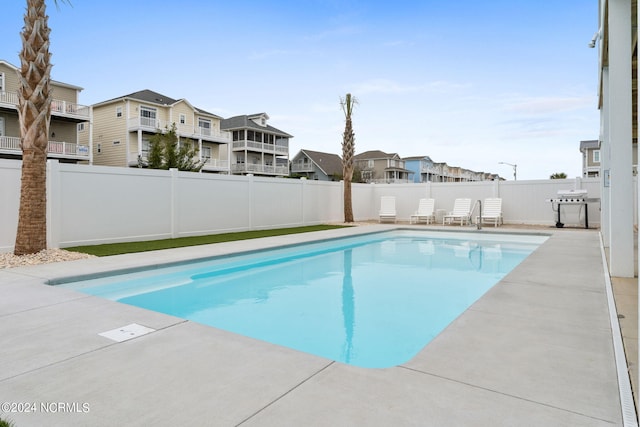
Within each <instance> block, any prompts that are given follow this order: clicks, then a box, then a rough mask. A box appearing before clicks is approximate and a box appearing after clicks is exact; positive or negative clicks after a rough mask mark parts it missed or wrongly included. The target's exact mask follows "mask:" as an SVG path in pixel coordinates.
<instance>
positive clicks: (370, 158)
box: [353, 150, 413, 183]
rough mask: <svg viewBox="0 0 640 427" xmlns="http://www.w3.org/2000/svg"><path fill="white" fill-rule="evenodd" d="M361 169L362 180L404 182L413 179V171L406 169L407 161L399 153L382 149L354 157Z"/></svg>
mask: <svg viewBox="0 0 640 427" xmlns="http://www.w3.org/2000/svg"><path fill="white" fill-rule="evenodd" d="M353 161H354V166H355V168H356V169H358V170H360V173H361V177H362V178H361V179H362V182H367V183H369V182H377V183H404V182H410V179H412V177H411V174H413V172H412V171H410V170H408V169H405V162H404V160H402V159H401V158H400V156H399V155H398V154H397V153H385V152H383V151H380V150H372V151H365V152H364V153H360V154H357V155H356V156H354V158H353Z"/></svg>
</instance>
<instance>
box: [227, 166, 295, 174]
mask: <svg viewBox="0 0 640 427" xmlns="http://www.w3.org/2000/svg"><path fill="white" fill-rule="evenodd" d="M231 171H232V172H236V173H264V174H271V175H289V168H288V167H287V166H270V165H259V164H253V163H236V164H234V165H232V166H231Z"/></svg>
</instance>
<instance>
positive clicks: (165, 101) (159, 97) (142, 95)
mask: <svg viewBox="0 0 640 427" xmlns="http://www.w3.org/2000/svg"><path fill="white" fill-rule="evenodd" d="M126 98H129V99H136V100H138V101H142V102H148V103H150V104H157V105H173V104H175V103H176V102H178V101H181V100H183V101H185V102H187V103H189V101H187V100H186V99H184V98H181V99H173V98H171V97H169V96H166V95H163V94H161V93H158V92H154V91H152V90H149V89H144V90H139V91H137V92H133V93H130V94H128V95H123V96H118V97H117V98H113V99H109V100H108V101H103V102H99V103H98V104H107V103H109V102H113V101H116V100H119V99H126ZM189 104H190V103H189ZM193 108H195V110H196V111H197V112H198V113H199V114H203V115H207V116H212V117H217V118H219V119H222V117H220V116H218V115H217V114H213V113H210V112H208V111H205V110H203V109H201V108H198V107H195V106H194V107H193Z"/></svg>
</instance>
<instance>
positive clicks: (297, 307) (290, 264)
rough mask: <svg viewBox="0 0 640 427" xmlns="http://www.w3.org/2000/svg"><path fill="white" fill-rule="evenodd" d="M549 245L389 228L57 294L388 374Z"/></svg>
mask: <svg viewBox="0 0 640 427" xmlns="http://www.w3.org/2000/svg"><path fill="white" fill-rule="evenodd" d="M546 239H547V236H534V235H499V236H498V235H495V234H493V235H491V234H484V233H482V234H481V233H465V234H462V233H442V232H422V231H413V230H395V231H391V232H382V233H372V234H366V235H361V236H357V237H348V238H340V239H333V240H329V241H321V242H317V243H307V244H303V245H295V246H288V247H284V248H281V249H272V250H268V251H257V252H253V253H247V254H241V255H237V256H226V257H219V258H215V259H211V260H207V261H200V262H194V263H189V264H182V265H176V266H171V267H166V268H162V269H153V270H147V271H139V272H135V273H128V274H122V275H117V276H110V277H103V278H96V279H91V280H85V281H81V282H71V283H66V284H62V285H59V286H64V287H67V288H72V289H75V290H78V291H80V292H84V293H87V294H91V295H96V296H101V297H104V298H108V299H111V300H115V301H119V302H121V303H126V304H131V305H134V306H138V307H142V308H146V309H150V310H154V311H158V312H162V313H166V314H170V315H173V316H177V317H181V318H184V319H188V320H191V321H195V322H199V323H203V324H206V325H209V326H214V327H217V328H221V329H225V330H228V331H231V332H235V333H238V334H242V335H246V336H250V337H253V338H257V339H261V340H264V341H268V342H271V343H275V344H279V345H283V346H287V347H290V348H294V349H296V350H300V351H304V352H308V353H312V354H316V355H319V356H322V357H326V358H329V359H332V360H336V361H339V362H342V363H347V364H351V365H355V366H360V367H367V368H384V367H390V366H396V365H399V364H401V363H404V362H406V361H408V360H409V359H411V358H412V357H413V356H415V354H417V353H418V352H419V351H420V350H421V349H422V348H423V347H424V346H425V345H426V344H427V343H428V342H429V341H431V340H432V339H433V338H434V337H435V336H436V335H437V334H438V333H440V332H441V331H442V330H443V329H444V328H445V327H446V326H447V325H448V324H449V323H451V322H452V321H453V320H454V319H455V318H456V317H457V316H459V315H460V314H461V313H462V312H463V311H464V310H466V309H467V308H468V307H469V306H470V305H471V304H473V303H474V302H475V301H476V300H477V299H478V298H480V297H481V296H482V295H483V294H484V293H485V292H486V291H487V290H488V289H490V288H491V287H492V286H493V285H494V284H496V283H497V282H498V281H499V280H500V279H502V278H503V277H504V276H505V275H506V274H507V273H508V272H509V271H511V270H512V269H513V268H514V267H515V266H516V265H518V264H519V263H520V262H521V261H522V260H523V259H524V258H525V257H526V256H528V255H529V254H530V253H531V252H532V251H533V250H535V248H537V247H538V246H539V245H540V244H541V243H542V242H544V240H546Z"/></svg>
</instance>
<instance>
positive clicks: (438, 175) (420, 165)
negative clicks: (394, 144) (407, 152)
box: [403, 156, 442, 183]
mask: <svg viewBox="0 0 640 427" xmlns="http://www.w3.org/2000/svg"><path fill="white" fill-rule="evenodd" d="M403 160H404V164H405V167H406V168H407V169H408V170H410V171H411V172H413V175H412V177H413V182H415V183H421V182H442V168H441V167H440V165H441V164H437V163H434V161H433V160H431V157H429V156H413V157H405V158H404V159H403Z"/></svg>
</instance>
